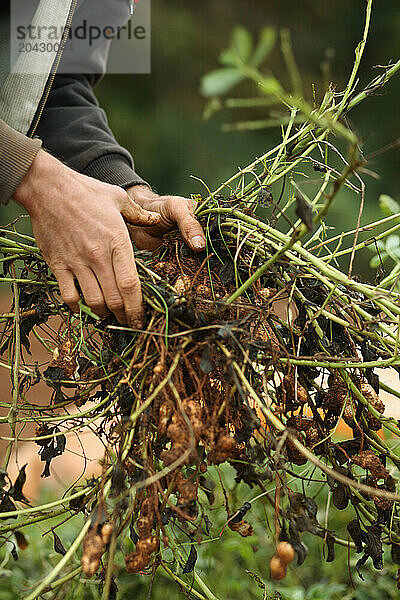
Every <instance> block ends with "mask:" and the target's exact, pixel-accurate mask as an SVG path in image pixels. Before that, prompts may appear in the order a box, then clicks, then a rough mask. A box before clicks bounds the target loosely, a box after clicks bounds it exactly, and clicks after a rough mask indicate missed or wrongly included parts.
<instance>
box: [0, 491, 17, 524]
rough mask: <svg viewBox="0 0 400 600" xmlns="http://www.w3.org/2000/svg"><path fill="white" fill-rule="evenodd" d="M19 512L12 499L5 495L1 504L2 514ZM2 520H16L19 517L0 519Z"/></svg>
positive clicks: (0, 511)
mask: <svg viewBox="0 0 400 600" xmlns="http://www.w3.org/2000/svg"><path fill="white" fill-rule="evenodd" d="M14 510H17V509H16V507H15V504H14V503H13V502H12V500H11V499H10V496H9V495H8V494H5V495H4V497H3V499H2V501H1V502H0V513H5V512H11V511H14ZM0 518H1V519H16V518H17V517H16V516H15V517H14V516H12V517H0Z"/></svg>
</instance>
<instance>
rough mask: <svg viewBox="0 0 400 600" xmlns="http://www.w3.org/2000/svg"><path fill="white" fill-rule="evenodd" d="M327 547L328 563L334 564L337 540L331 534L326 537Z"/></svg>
mask: <svg viewBox="0 0 400 600" xmlns="http://www.w3.org/2000/svg"><path fill="white" fill-rule="evenodd" d="M326 546H327V548H328V554H327V557H326V562H333V561H334V560H335V538H334V537H333V535H332V534H331V533H328V534H327V536H326Z"/></svg>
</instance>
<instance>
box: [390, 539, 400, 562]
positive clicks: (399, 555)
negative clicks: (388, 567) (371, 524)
mask: <svg viewBox="0 0 400 600" xmlns="http://www.w3.org/2000/svg"><path fill="white" fill-rule="evenodd" d="M391 557H392V562H394V563H395V564H396V565H400V545H399V544H395V543H394V542H393V544H392V550H391Z"/></svg>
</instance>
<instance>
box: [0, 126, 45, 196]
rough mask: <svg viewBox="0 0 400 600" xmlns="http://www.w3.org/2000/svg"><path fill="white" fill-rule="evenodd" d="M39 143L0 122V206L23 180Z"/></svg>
mask: <svg viewBox="0 0 400 600" xmlns="http://www.w3.org/2000/svg"><path fill="white" fill-rule="evenodd" d="M41 145H42V144H41V141H40V140H38V139H31V138H28V137H26V136H25V135H22V134H21V133H19V132H18V131H15V129H12V128H11V127H9V126H8V125H7V124H6V123H5V122H4V121H2V120H0V204H7V202H8V201H9V200H10V199H11V198H12V196H13V195H14V193H15V190H16V189H17V187H18V186H19V184H20V183H21V181H22V180H23V179H24V178H25V176H26V174H27V172H28V171H29V169H30V167H31V165H32V163H33V161H34V159H35V157H36V155H37V154H38V152H39V150H40V148H41Z"/></svg>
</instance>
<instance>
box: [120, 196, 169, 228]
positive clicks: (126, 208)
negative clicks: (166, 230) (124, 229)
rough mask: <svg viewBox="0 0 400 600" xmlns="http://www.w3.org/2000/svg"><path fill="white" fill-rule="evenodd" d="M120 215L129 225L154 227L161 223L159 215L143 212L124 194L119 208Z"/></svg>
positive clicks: (143, 210) (147, 211)
mask: <svg viewBox="0 0 400 600" xmlns="http://www.w3.org/2000/svg"><path fill="white" fill-rule="evenodd" d="M120 210H121V215H122V216H123V218H124V219H125V221H126V222H127V223H130V225H140V226H141V227H154V226H155V225H159V224H160V222H161V215H159V214H158V213H156V212H152V211H149V210H145V209H144V208H142V207H141V206H139V204H136V202H134V201H133V200H131V199H130V197H129V196H128V194H126V199H125V201H124V202H123V203H122V206H121V209H120Z"/></svg>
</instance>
